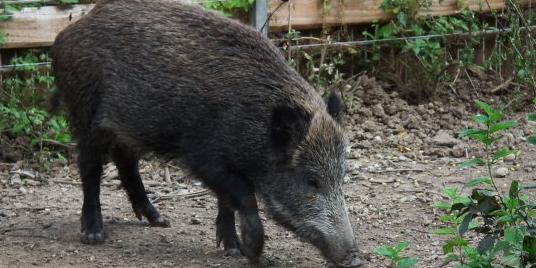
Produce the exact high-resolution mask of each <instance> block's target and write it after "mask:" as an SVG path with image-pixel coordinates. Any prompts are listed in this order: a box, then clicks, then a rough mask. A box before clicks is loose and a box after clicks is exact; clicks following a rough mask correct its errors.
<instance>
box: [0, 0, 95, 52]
mask: <svg viewBox="0 0 536 268" xmlns="http://www.w3.org/2000/svg"><path fill="white" fill-rule="evenodd" d="M93 6H94V5H93V4H88V5H73V6H68V7H56V6H44V7H41V8H23V9H22V10H21V11H20V12H17V13H15V14H13V17H11V19H9V20H7V21H5V22H2V23H0V31H1V32H2V33H3V34H5V35H6V38H7V41H6V43H5V44H3V45H2V46H1V48H26V47H46V46H51V45H52V43H53V42H54V38H56V35H57V34H58V33H59V32H60V31H61V30H63V29H64V28H65V27H67V26H68V25H69V24H71V23H73V22H75V21H77V20H78V19H80V18H81V17H82V16H83V15H84V14H86V13H87V12H88V11H89V10H91V8H93Z"/></svg>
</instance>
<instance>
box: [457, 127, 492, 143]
mask: <svg viewBox="0 0 536 268" xmlns="http://www.w3.org/2000/svg"><path fill="white" fill-rule="evenodd" d="M458 137H460V138H465V137H469V138H471V139H474V140H478V141H483V140H485V139H486V138H487V136H486V131H485V130H478V129H472V128H469V129H462V130H460V132H458Z"/></svg>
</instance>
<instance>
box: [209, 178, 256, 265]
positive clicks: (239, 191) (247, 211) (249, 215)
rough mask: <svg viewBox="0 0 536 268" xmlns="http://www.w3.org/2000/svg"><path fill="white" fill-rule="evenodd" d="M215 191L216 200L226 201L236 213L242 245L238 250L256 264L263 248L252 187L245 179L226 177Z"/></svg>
mask: <svg viewBox="0 0 536 268" xmlns="http://www.w3.org/2000/svg"><path fill="white" fill-rule="evenodd" d="M220 183H221V184H220V185H217V186H216V187H214V188H216V189H215V191H216V193H217V195H218V197H220V198H218V199H220V200H221V199H222V198H223V200H222V201H225V200H228V201H229V202H228V204H229V205H230V206H231V207H232V208H233V209H235V210H237V211H238V215H239V217H240V231H241V237H242V245H241V247H240V250H241V252H242V254H244V255H245V256H246V257H248V259H249V260H250V262H254V263H255V262H257V261H258V258H259V256H260V255H261V253H262V248H263V246H264V229H263V226H262V222H261V218H260V217H259V209H258V207H257V200H256V199H255V190H254V188H253V185H251V183H250V182H248V181H246V180H245V179H241V178H239V177H235V176H232V175H231V176H228V177H227V178H226V179H223V180H222V181H221V182H220Z"/></svg>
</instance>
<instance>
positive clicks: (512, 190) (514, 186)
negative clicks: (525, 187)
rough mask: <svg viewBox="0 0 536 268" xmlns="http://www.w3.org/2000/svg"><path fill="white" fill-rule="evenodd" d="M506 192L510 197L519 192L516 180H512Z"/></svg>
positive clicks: (515, 195)
mask: <svg viewBox="0 0 536 268" xmlns="http://www.w3.org/2000/svg"><path fill="white" fill-rule="evenodd" d="M508 194H509V196H510V198H516V197H517V196H518V194H519V182H518V181H512V184H510V190H509V191H508Z"/></svg>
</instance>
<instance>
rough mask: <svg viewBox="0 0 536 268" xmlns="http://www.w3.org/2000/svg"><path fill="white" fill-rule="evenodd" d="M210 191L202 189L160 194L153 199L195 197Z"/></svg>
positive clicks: (156, 200) (154, 201)
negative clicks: (191, 191) (182, 192)
mask: <svg viewBox="0 0 536 268" xmlns="http://www.w3.org/2000/svg"><path fill="white" fill-rule="evenodd" d="M209 193H210V190H201V191H197V192H193V193H186V194H166V195H159V196H157V197H156V198H155V199H154V200H152V202H153V203H156V202H158V201H160V200H165V199H172V198H193V197H200V196H204V195H207V194H209Z"/></svg>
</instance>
